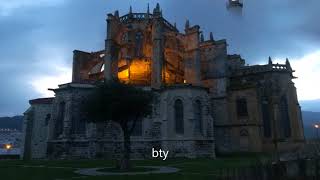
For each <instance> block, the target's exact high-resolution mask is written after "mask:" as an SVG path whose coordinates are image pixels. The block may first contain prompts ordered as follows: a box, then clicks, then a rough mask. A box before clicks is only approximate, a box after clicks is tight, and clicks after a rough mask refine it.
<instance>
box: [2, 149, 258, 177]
mask: <svg viewBox="0 0 320 180" xmlns="http://www.w3.org/2000/svg"><path fill="white" fill-rule="evenodd" d="M256 160H257V156H252V155H233V156H230V157H221V158H217V159H168V160H166V161H162V160H142V161H132V163H133V164H134V165H136V166H171V167H176V168H179V169H180V171H179V172H178V173H175V174H152V175H135V176H128V175H124V176H107V177H106V176H96V177H93V176H82V175H79V174H75V173H74V172H73V171H74V170H76V169H78V168H95V167H112V166H113V165H114V164H115V162H114V161H109V160H77V161H71V160H60V161H59V160H55V161H19V160H0V174H1V179H4V180H22V179H23V180H26V179H31V180H44V179H45V180H56V179H64V180H66V179H74V178H80V177H82V178H81V179H85V180H102V179H111V180H113V179H115V180H127V179H130V180H136V179H137V180H138V179H139V180H140V179H152V180H160V179H161V180H202V179H203V180H206V179H208V180H209V179H210V180H213V179H215V177H216V175H217V174H218V173H219V169H224V168H234V167H245V166H250V165H252V164H254V163H255V162H256ZM113 170H115V169H113ZM134 170H138V169H133V171H134ZM139 171H141V169H140V170H139Z"/></svg>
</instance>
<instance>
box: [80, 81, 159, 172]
mask: <svg viewBox="0 0 320 180" xmlns="http://www.w3.org/2000/svg"><path fill="white" fill-rule="evenodd" d="M152 100H153V94H152V92H151V91H146V90H143V89H142V88H139V87H135V86H132V85H130V84H123V83H120V82H118V81H114V80H113V81H109V82H105V83H101V84H98V85H97V87H96V88H95V90H94V92H93V93H92V94H91V95H90V96H89V97H88V99H87V102H86V103H85V105H84V111H85V113H86V114H87V116H88V119H89V121H91V122H107V121H113V122H115V123H118V124H119V125H120V127H121V129H122V132H123V138H124V139H123V142H124V143H123V145H124V147H123V148H124V152H123V158H122V160H121V162H120V164H119V165H120V168H121V169H129V168H130V163H129V161H130V149H131V143H130V136H131V134H132V132H133V129H134V128H135V125H136V122H137V121H138V120H139V118H142V117H146V116H148V115H150V114H151V110H152Z"/></svg>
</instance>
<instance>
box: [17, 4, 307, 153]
mask: <svg viewBox="0 0 320 180" xmlns="http://www.w3.org/2000/svg"><path fill="white" fill-rule="evenodd" d="M73 53H74V55H73V67H72V70H73V74H72V82H70V83H67V84H62V85H59V88H56V89H51V90H52V91H54V93H55V97H54V98H40V99H34V100H30V105H31V106H30V108H29V109H28V110H27V111H26V112H25V119H24V146H23V148H22V149H23V150H22V156H23V157H24V158H26V159H28V158H33V159H38V158H40V159H41V158H97V157H106V158H114V157H117V156H119V155H120V154H121V149H122V132H121V130H120V128H119V126H118V125H117V124H114V123H96V124H94V123H88V122H87V119H86V117H85V116H84V115H83V112H81V108H80V107H81V105H82V104H83V103H84V102H85V101H84V100H85V98H86V97H87V96H88V94H89V93H90V92H92V90H93V89H94V87H95V85H94V84H95V82H97V81H107V80H110V79H112V78H117V79H119V80H120V81H121V82H123V83H129V84H133V85H135V86H137V87H140V88H143V89H145V90H146V91H153V92H154V93H155V94H156V96H157V97H158V98H157V101H156V102H154V104H153V112H152V115H151V116H150V117H148V118H144V119H141V121H139V122H138V123H137V125H136V128H135V130H134V133H133V134H132V137H131V141H132V157H134V158H150V157H151V149H152V147H154V148H161V149H164V150H169V151H170V153H169V156H171V157H213V158H214V157H215V153H216V152H222V153H225V152H239V151H242V152H266V151H272V150H273V148H274V146H275V143H277V145H278V146H279V149H280V150H283V151H285V150H290V149H292V148H298V147H299V146H302V145H303V143H304V132H303V124H302V118H301V110H300V106H299V103H298V99H297V93H296V88H295V86H294V83H293V82H292V79H293V78H295V77H294V76H293V72H294V71H293V70H292V68H291V66H290V63H289V60H286V63H285V64H274V63H273V62H272V60H271V58H269V62H268V63H267V64H265V65H253V66H249V65H245V60H244V59H242V58H241V56H240V55H229V54H228V53H227V43H226V41H225V40H215V39H214V38H213V34H212V33H210V39H208V40H205V39H204V37H203V34H202V32H201V31H200V27H199V26H198V25H194V26H192V25H191V24H190V23H189V21H187V22H186V24H185V30H184V32H179V30H178V29H177V28H176V26H175V25H172V24H171V23H169V22H168V21H167V20H166V19H165V18H164V17H163V15H162V11H161V10H160V6H159V5H157V7H156V8H155V9H154V10H153V13H150V12H149V8H148V10H147V12H146V13H134V12H132V9H131V8H130V12H129V13H128V14H126V15H124V16H121V17H120V16H119V12H118V11H116V12H115V13H114V14H108V15H107V34H106V40H105V48H104V49H103V50H101V51H97V52H83V51H78V50H75V51H74V52H73Z"/></svg>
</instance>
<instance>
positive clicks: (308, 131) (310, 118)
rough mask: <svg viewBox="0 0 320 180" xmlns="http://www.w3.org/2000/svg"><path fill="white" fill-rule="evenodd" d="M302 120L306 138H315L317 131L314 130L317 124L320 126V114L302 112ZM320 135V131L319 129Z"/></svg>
mask: <svg viewBox="0 0 320 180" xmlns="http://www.w3.org/2000/svg"><path fill="white" fill-rule="evenodd" d="M302 119H303V125H304V134H305V137H306V138H315V137H316V134H317V132H316V129H315V128H314V125H315V124H319V125H320V112H311V111H302ZM319 135H320V129H319Z"/></svg>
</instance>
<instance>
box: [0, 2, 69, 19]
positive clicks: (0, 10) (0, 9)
mask: <svg viewBox="0 0 320 180" xmlns="http://www.w3.org/2000/svg"><path fill="white" fill-rule="evenodd" d="M65 1H66V0H36V1H35V0H1V3H0V16H9V15H12V13H14V12H15V11H16V10H19V9H27V8H35V7H52V6H57V5H60V4H63V3H64V2H65Z"/></svg>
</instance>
